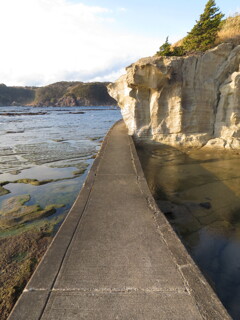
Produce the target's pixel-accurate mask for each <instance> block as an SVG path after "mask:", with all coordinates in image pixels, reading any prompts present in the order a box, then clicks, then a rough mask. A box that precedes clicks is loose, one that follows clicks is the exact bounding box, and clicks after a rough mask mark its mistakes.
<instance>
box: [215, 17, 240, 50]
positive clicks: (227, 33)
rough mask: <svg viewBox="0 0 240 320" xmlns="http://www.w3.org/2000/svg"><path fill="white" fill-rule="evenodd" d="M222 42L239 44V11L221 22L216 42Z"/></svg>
mask: <svg viewBox="0 0 240 320" xmlns="http://www.w3.org/2000/svg"><path fill="white" fill-rule="evenodd" d="M223 42H232V43H234V44H235V45H238V44H240V13H235V15H233V16H230V17H228V18H227V19H226V20H224V21H223V22H222V27H221V29H220V31H219V32H218V36H217V39H216V44H219V43H223Z"/></svg>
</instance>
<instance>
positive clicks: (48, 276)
mask: <svg viewBox="0 0 240 320" xmlns="http://www.w3.org/2000/svg"><path fill="white" fill-rule="evenodd" d="M119 124H121V122H120V123H119V122H118V123H117V124H115V125H114V126H113V127H112V128H111V129H110V130H109V132H108V134H107V135H106V137H105V139H104V141H103V144H102V147H101V150H100V152H99V154H98V156H97V158H96V159H95V161H94V163H93V166H92V168H91V170H90V172H89V174H88V177H87V179H86V181H85V184H84V186H83V188H82V190H81V192H80V194H79V196H78V198H77V199H76V201H75V204H74V205H73V207H72V208H71V210H70V212H69V213H68V215H67V217H66V219H65V221H64V223H63V224H62V226H61V228H60V229H59V231H58V233H57V234H56V236H55V238H54V240H53V242H52V243H51V245H50V247H49V248H48V250H47V252H46V254H45V255H44V258H43V259H42V261H41V263H40V264H39V266H38V267H37V269H36V271H35V272H34V274H33V276H32V278H31V279H30V281H29V282H28V284H27V286H26V288H25V290H24V292H23V294H22V296H21V297H20V299H19V300H18V302H17V304H16V306H15V308H14V309H13V311H12V313H11V315H10V317H9V320H15V319H18V320H21V319H24V320H27V319H29V320H30V319H31V320H32V319H39V317H40V318H41V317H42V315H44V314H45V308H46V305H47V304H48V301H49V299H50V300H51V296H52V294H53V295H54V292H55V290H56V289H54V288H55V281H56V279H57V278H58V277H59V275H61V271H60V270H61V268H62V267H63V265H64V264H65V260H66V258H67V256H68V255H69V253H68V252H69V249H71V248H72V246H73V244H74V241H75V238H76V234H77V233H78V232H79V231H78V229H79V228H80V226H81V223H82V222H81V220H82V219H83V217H86V215H84V212H85V210H88V206H89V199H90V198H91V192H92V190H93V186H94V184H95V181H96V179H97V177H98V176H99V173H100V178H101V172H100V171H99V170H100V169H99V168H103V167H104V166H106V165H105V164H104V162H103V161H104V156H105V152H106V148H107V145H108V140H109V138H110V136H111V133H112V131H113V130H115V129H114V128H116V126H117V125H119ZM115 136H116V134H115ZM128 144H129V148H130V149H129V150H130V153H131V155H130V158H131V161H132V165H133V168H134V170H135V175H136V178H137V184H138V187H139V191H140V193H141V197H142V198H143V199H144V201H145V205H146V206H147V208H148V210H149V212H151V215H152V218H154V224H155V228H156V230H157V233H158V234H159V236H160V237H161V239H162V240H163V243H164V248H166V250H167V252H169V253H170V256H171V259H173V261H174V265H175V267H176V270H177V273H178V274H179V275H180V277H181V278H182V281H183V283H184V286H186V287H185V288H186V293H185V294H187V295H189V296H190V297H191V299H193V300H194V301H195V303H196V306H197V309H196V310H198V312H199V313H200V314H201V315H202V317H203V318H204V319H209V320H210V319H211V320H213V319H220V318H221V319H230V317H229V316H228V314H227V312H226V310H225V309H224V307H223V305H222V304H221V302H220V301H219V299H218V298H217V296H216V294H215V293H214V292H213V290H212V288H211V287H210V285H209V284H208V283H207V281H206V279H205V278H204V276H203V275H202V273H201V272H200V271H199V269H198V267H197V266H196V265H195V263H194V262H193V260H192V258H191V257H190V256H189V254H188V253H187V251H186V249H185V247H184V246H183V244H182V243H181V241H180V239H179V238H178V237H177V235H176V234H175V232H174V231H173V229H172V227H171V226H170V224H169V223H168V221H167V219H166V218H165V216H164V215H163V213H162V212H161V211H160V210H159V209H158V207H157V205H156V203H155V200H154V199H153V197H152V195H151V193H150V190H149V188H148V185H147V182H146V179H145V177H144V174H143V171H142V167H141V164H140V161H139V158H138V155H137V152H136V149H135V146H134V143H133V140H132V138H131V137H130V136H128ZM108 153H109V151H108ZM113 157H114V155H113ZM100 164H101V166H100ZM114 167H115V168H116V164H115V165H114ZM120 167H121V168H122V166H120ZM111 170H113V169H111ZM111 170H110V171H111ZM121 170H123V169H121ZM149 214H150V213H149ZM83 215H84V216H83ZM152 218H151V219H152ZM159 264H160V265H161V262H160V261H159ZM160 265H159V266H160ZM59 294H60V293H59ZM62 294H64V291H63V293H62ZM29 301H30V302H31V303H30V305H29ZM27 306H28V307H27ZM194 308H195V307H194ZM47 310H48V308H47ZM194 312H195V311H194ZM196 312H197V311H196ZM44 319H45V318H44ZM61 319H62V318H61ZM166 319H168V318H166ZM169 319H170V318H169ZM174 319H175V318H174ZM176 319H177V318H176ZM178 319H179V318H178ZM185 319H187V318H185ZM189 319H190V318H189ZM191 319H192V318H191ZM194 319H195V318H194ZM196 319H198V318H196Z"/></svg>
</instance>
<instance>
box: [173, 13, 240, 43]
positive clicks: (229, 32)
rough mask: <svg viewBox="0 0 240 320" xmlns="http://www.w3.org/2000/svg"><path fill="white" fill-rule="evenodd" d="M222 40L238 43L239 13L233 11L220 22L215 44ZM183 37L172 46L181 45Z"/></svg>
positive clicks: (239, 34) (239, 30) (239, 41)
mask: <svg viewBox="0 0 240 320" xmlns="http://www.w3.org/2000/svg"><path fill="white" fill-rule="evenodd" d="M223 42H232V43H234V44H235V45H238V44H240V13H238V12H237V13H235V14H234V15H233V16H230V17H228V18H227V19H225V20H223V21H222V23H221V29H220V31H219V32H218V35H217V39H216V42H215V44H216V45H218V44H220V43H223ZM182 44H183V39H181V40H179V41H177V42H176V43H174V44H173V47H179V46H182Z"/></svg>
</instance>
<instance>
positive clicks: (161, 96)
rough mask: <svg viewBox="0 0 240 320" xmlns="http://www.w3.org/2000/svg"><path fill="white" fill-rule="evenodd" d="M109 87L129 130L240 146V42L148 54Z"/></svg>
mask: <svg viewBox="0 0 240 320" xmlns="http://www.w3.org/2000/svg"><path fill="white" fill-rule="evenodd" d="M126 70H127V74H126V75H124V76H122V77H121V78H120V79H119V80H118V81H116V82H115V83H113V84H110V85H109V87H108V90H109V93H110V95H111V96H112V97H113V98H114V99H116V100H117V101H118V104H119V106H120V108H121V111H122V115H123V119H124V121H125V123H126V125H127V127H128V130H129V134H130V135H134V136H135V137H136V138H138V139H144V140H153V141H158V142H161V143H164V144H169V145H172V146H179V147H202V146H205V145H206V146H211V147H212V146H214V147H221V148H228V149H231V148H233V149H235V148H239V147H240V46H237V47H233V45H232V44H229V43H224V44H221V45H219V46H218V47H216V48H214V49H212V50H209V51H207V52H205V53H204V54H198V55H191V56H187V57H166V58H165V57H164V58H163V57H150V58H143V59H140V60H139V61H137V62H136V63H134V64H132V65H131V66H129V67H128V68H127V69H126Z"/></svg>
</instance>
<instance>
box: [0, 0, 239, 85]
mask: <svg viewBox="0 0 240 320" xmlns="http://www.w3.org/2000/svg"><path fill="white" fill-rule="evenodd" d="M206 2H207V0H193V1H190V0H188V1H187V0H181V1H180V0H171V1H166V0H165V1H161V0H159V1H156V0H148V1H143V0H128V1H126V0H122V1H119V0H116V1H110V0H21V1H19V0H0V12H1V19H0V28H1V30H4V32H2V33H1V52H0V83H5V84H7V85H45V84H49V83H53V82H56V81H62V80H68V81H70V80H74V81H77V80H78V81H114V80H116V78H118V77H119V76H120V75H121V74H122V73H124V68H125V67H126V66H127V65H129V64H130V63H132V62H134V61H135V60H137V59H139V58H141V57H144V56H150V55H153V54H154V53H155V52H156V51H157V50H158V48H159V46H160V45H161V44H162V43H163V42H164V41H165V39H166V37H167V36H169V41H170V42H172V43H174V42H176V41H177V40H179V39H180V38H182V37H184V36H185V35H186V33H187V31H190V30H191V28H192V26H193V25H194V23H195V20H197V19H198V18H199V15H200V14H201V13H202V12H203V10H204V7H205V4H206ZM216 3H217V5H218V6H219V7H220V10H221V11H222V12H223V13H224V14H226V16H228V15H230V14H234V13H235V12H240V2H239V0H218V1H216Z"/></svg>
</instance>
